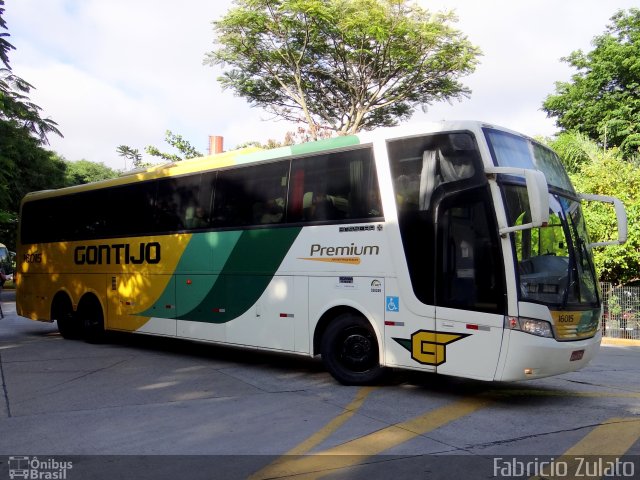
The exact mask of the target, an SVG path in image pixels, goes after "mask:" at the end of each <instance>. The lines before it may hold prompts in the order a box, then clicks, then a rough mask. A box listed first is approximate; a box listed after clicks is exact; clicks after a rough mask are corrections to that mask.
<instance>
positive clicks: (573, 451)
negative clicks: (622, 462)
mask: <svg viewBox="0 0 640 480" xmlns="http://www.w3.org/2000/svg"><path fill="white" fill-rule="evenodd" d="M638 438H640V418H610V419H609V420H606V421H605V422H603V423H602V424H601V425H599V426H597V427H596V428H594V429H593V430H591V431H590V432H589V433H588V434H587V435H586V436H585V437H584V438H583V439H582V440H580V441H579V442H578V443H576V444H575V445H574V446H573V447H571V448H570V449H569V450H567V451H566V452H564V453H563V454H562V456H561V457H559V458H557V459H555V460H554V463H555V464H556V465H558V464H564V465H566V471H567V472H568V473H569V474H570V478H572V477H573V475H574V474H579V473H581V469H582V468H584V462H585V461H588V462H593V459H589V460H587V459H586V457H588V456H591V457H594V458H601V457H602V456H604V455H611V456H612V457H621V456H622V455H624V454H625V453H626V452H627V450H629V449H630V448H631V447H632V446H633V444H634V443H636V441H638ZM608 461H610V460H604V462H605V463H606V462H608ZM605 466H606V465H605ZM539 478H541V477H532V479H539ZM544 478H545V480H554V479H556V478H566V477H546V476H545V477H544ZM588 478H599V477H591V476H590V477H588Z"/></svg>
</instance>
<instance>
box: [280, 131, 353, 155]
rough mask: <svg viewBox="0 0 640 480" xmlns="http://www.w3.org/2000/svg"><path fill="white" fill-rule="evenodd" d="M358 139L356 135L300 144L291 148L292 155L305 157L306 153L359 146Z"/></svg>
mask: <svg viewBox="0 0 640 480" xmlns="http://www.w3.org/2000/svg"><path fill="white" fill-rule="evenodd" d="M359 144H360V139H359V138H358V137H357V136H356V135H349V136H344V137H335V138H327V139H326V140H318V141H317V142H310V143H302V144H299V145H292V146H291V153H292V154H293V155H306V154H308V153H315V152H322V151H325V150H335V149H338V148H344V147H351V146H352V145H359Z"/></svg>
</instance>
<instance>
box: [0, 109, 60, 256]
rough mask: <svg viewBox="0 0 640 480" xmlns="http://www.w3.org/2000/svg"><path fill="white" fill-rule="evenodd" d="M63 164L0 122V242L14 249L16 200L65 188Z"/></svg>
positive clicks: (22, 133)
mask: <svg viewBox="0 0 640 480" xmlns="http://www.w3.org/2000/svg"><path fill="white" fill-rule="evenodd" d="M65 172H66V164H65V162H64V161H63V160H62V159H60V158H59V157H58V156H57V155H55V154H54V153H53V152H50V151H48V150H45V149H43V148H42V147H41V146H40V141H39V140H38V139H36V138H34V137H33V136H31V135H30V134H29V132H28V131H27V130H25V129H23V128H21V127H17V126H15V125H13V124H12V123H11V122H6V121H0V239H2V243H5V244H6V245H7V246H9V248H10V249H12V250H14V249H15V238H16V228H17V223H18V220H17V218H18V210H19V207H20V200H21V199H22V197H23V196H24V195H25V194H27V193H28V192H31V191H34V190H44V189H49V188H59V187H63V186H65V184H66V179H65Z"/></svg>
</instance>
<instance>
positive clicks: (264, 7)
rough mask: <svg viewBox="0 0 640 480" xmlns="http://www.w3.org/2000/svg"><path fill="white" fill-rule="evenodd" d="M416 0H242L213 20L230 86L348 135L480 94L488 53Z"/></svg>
mask: <svg viewBox="0 0 640 480" xmlns="http://www.w3.org/2000/svg"><path fill="white" fill-rule="evenodd" d="M455 21H456V17H455V16H454V15H453V14H452V13H430V12H429V11H427V10H424V9H422V8H420V7H419V6H417V5H415V4H414V3H411V2H409V1H407V0H236V2H235V7H234V8H232V9H231V10H229V12H227V14H226V15H225V16H224V17H223V18H222V19H220V20H218V21H215V22H213V24H214V30H215V33H216V37H217V43H218V44H219V48H217V49H216V50H214V51H212V52H209V53H208V54H206V58H205V64H209V65H222V66H226V67H230V68H229V69H228V70H227V71H225V72H224V73H223V75H222V76H221V77H219V79H218V80H219V81H220V82H221V84H222V86H223V87H224V88H227V89H230V90H232V91H234V92H235V93H236V94H237V95H239V96H242V97H245V98H246V99H247V100H248V101H249V102H250V104H251V105H253V106H258V107H262V108H264V109H265V110H267V111H268V112H270V113H272V114H274V115H275V116H276V117H279V118H282V119H286V120H289V121H293V122H296V123H303V124H306V125H307V126H308V129H309V131H310V133H311V136H312V138H317V135H316V132H317V130H318V128H319V127H325V128H329V129H331V130H333V131H335V132H338V133H341V134H348V133H355V132H358V131H360V130H363V129H371V128H374V127H378V126H389V125H395V124H397V123H398V121H400V120H405V119H408V118H409V117H410V116H411V115H412V113H413V111H414V110H415V108H416V107H418V106H422V107H425V106H427V105H430V104H432V103H434V102H437V101H442V100H448V101H451V100H452V99H461V98H463V97H465V96H468V95H469V94H470V90H469V89H468V88H467V87H465V86H464V85H463V84H462V83H461V82H460V78H461V77H462V76H464V75H468V74H470V73H472V72H473V71H474V70H475V67H476V65H477V63H478V59H477V58H478V56H479V55H480V50H479V49H478V48H477V47H475V46H474V45H472V44H471V43H470V42H469V40H468V39H467V38H466V37H465V36H464V35H463V34H462V33H461V32H460V31H458V30H456V29H454V28H453V27H452V26H451V24H452V23H453V22H455Z"/></svg>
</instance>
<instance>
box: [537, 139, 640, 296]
mask: <svg viewBox="0 0 640 480" xmlns="http://www.w3.org/2000/svg"><path fill="white" fill-rule="evenodd" d="M546 142H547V143H548V144H549V146H550V147H551V148H553V149H554V150H555V151H556V152H557V153H558V155H560V158H562V159H563V162H564V163H565V165H566V166H567V169H568V170H569V171H570V176H571V180H572V181H573V183H574V185H575V187H576V190H577V191H578V192H581V193H592V194H598V195H612V196H615V197H618V198H619V199H620V200H622V202H623V203H624V205H625V210H626V213H627V223H628V237H627V242H626V243H625V244H623V245H616V246H608V247H600V248H596V249H594V258H595V263H596V269H597V270H598V273H599V275H600V278H601V280H603V281H607V282H612V283H625V282H628V281H630V280H633V279H635V278H639V277H640V168H639V167H640V165H638V164H637V163H636V162H634V161H630V160H628V159H625V158H624V156H623V155H622V154H621V152H620V150H619V149H617V148H611V149H608V150H604V149H603V148H601V147H599V146H598V145H597V144H596V143H595V142H594V141H593V140H589V139H587V138H586V137H585V136H584V135H582V134H578V133H570V132H565V133H562V134H560V135H559V136H558V137H557V138H555V139H551V140H546ZM584 215H585V219H586V222H587V227H588V230H589V234H590V236H591V240H592V241H594V242H600V241H607V240H613V239H615V238H617V233H616V232H617V225H616V216H615V212H614V211H613V208H612V207H610V206H609V205H605V204H602V203H600V202H585V203H584Z"/></svg>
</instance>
